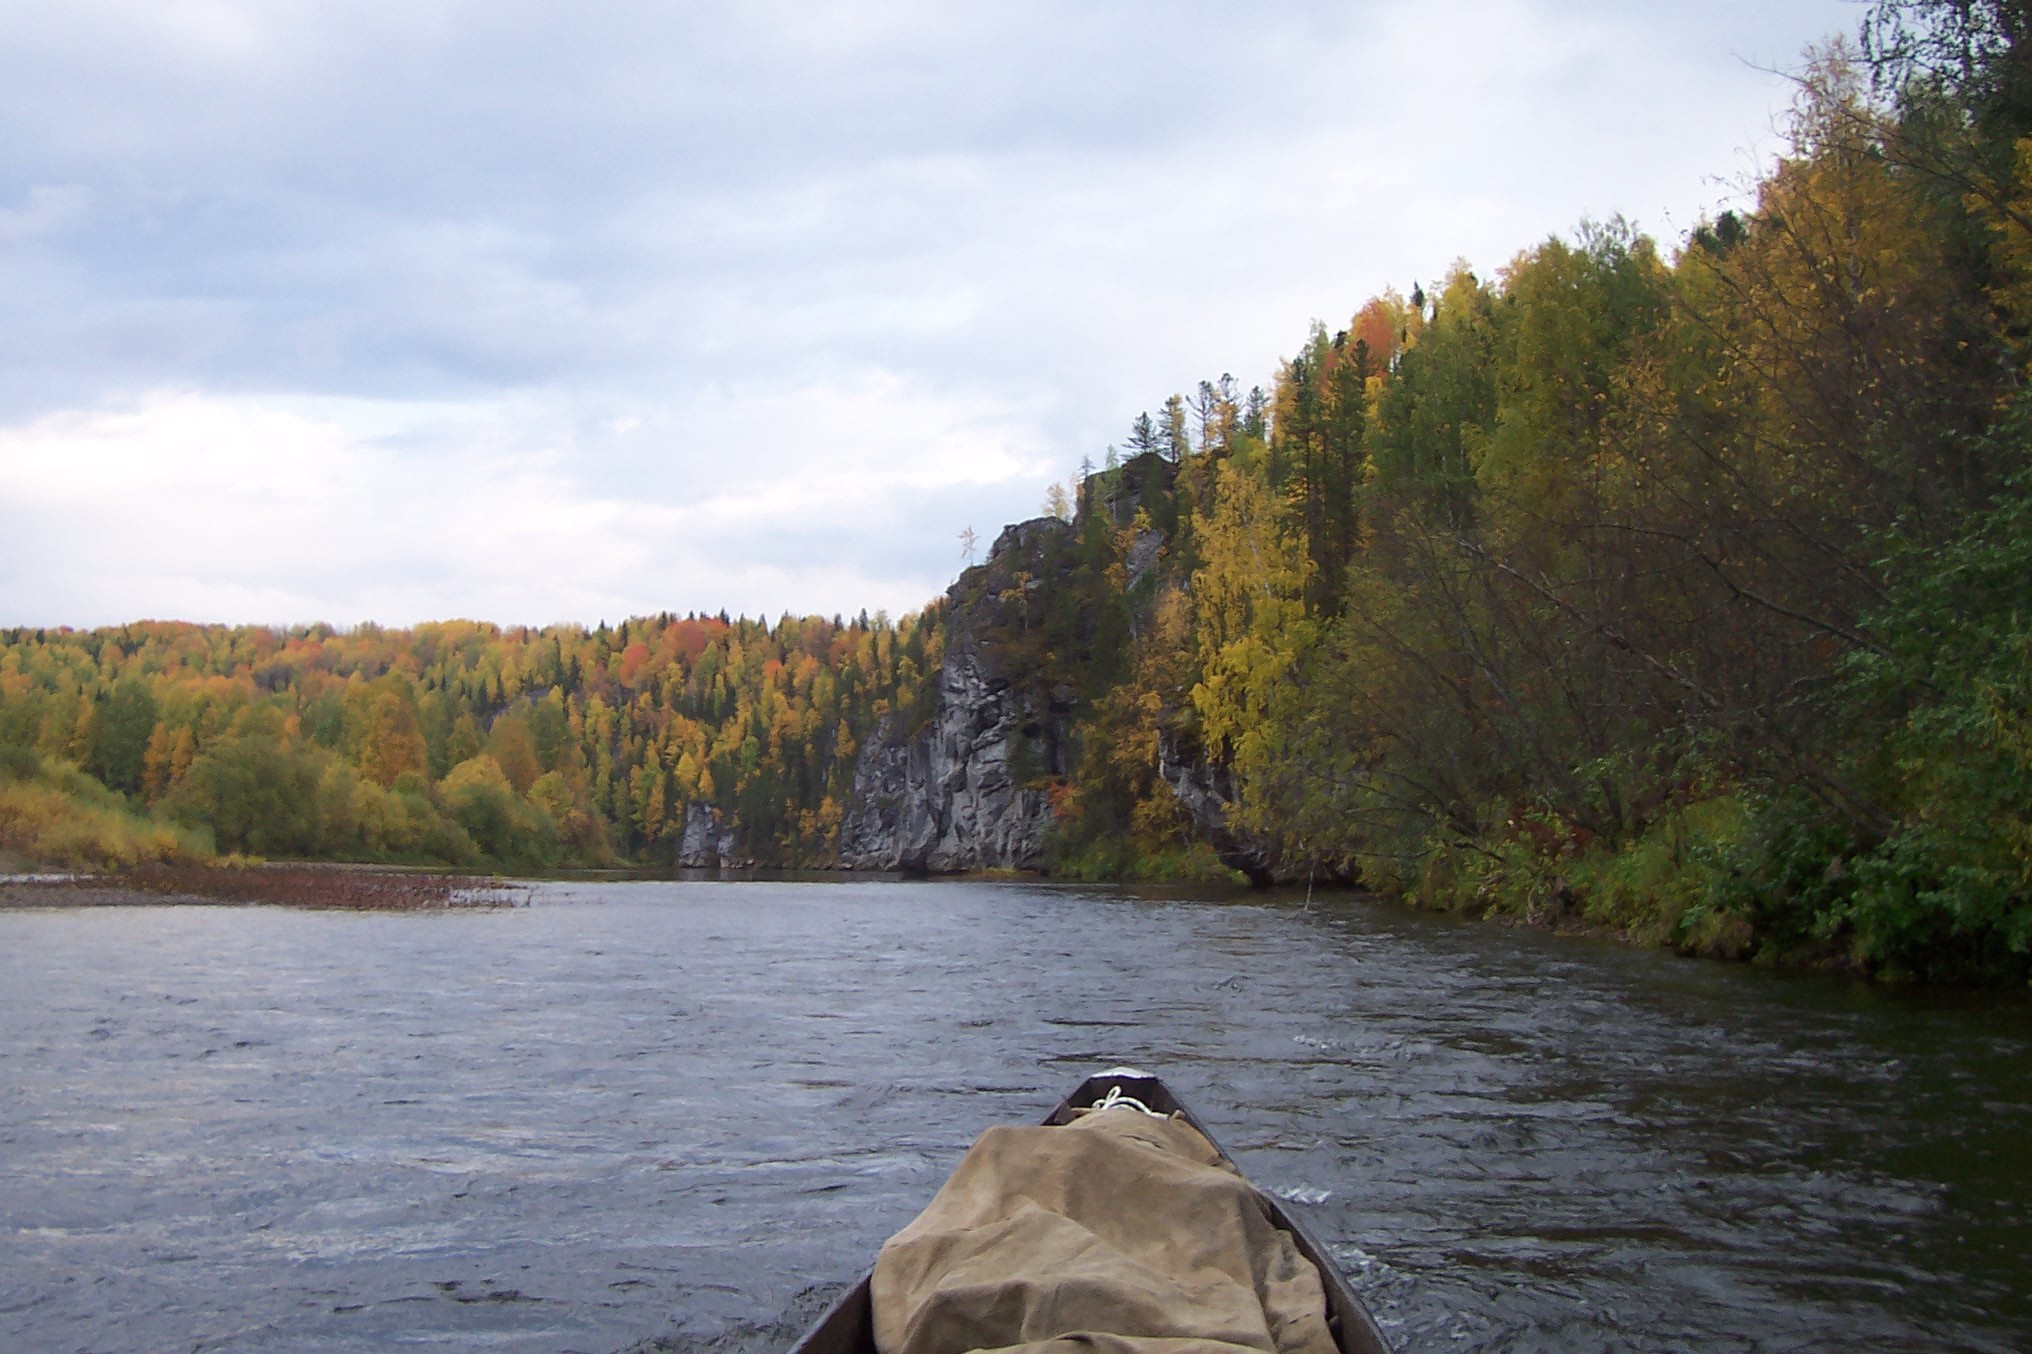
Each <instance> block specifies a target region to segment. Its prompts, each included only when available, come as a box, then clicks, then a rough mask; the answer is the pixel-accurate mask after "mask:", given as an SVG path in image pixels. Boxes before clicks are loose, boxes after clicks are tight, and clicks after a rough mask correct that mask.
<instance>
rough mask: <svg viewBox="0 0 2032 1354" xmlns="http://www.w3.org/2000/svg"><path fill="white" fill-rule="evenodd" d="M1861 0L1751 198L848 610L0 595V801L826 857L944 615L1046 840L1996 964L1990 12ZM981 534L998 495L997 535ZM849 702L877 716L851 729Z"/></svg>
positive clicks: (1479, 313) (1476, 287)
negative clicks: (979, 676) (227, 618)
mask: <svg viewBox="0 0 2032 1354" xmlns="http://www.w3.org/2000/svg"><path fill="white" fill-rule="evenodd" d="M2028 10H2032V7H2028V6H2026V5H2024V4H2022V3H2019V2H2018V0H2010V2H2008V3H2007V2H2006V0H1952V2H1950V0H1886V2H1884V3H1880V4H1878V5H1876V6H1875V7H1874V9H1873V10H1872V11H1871V12H1870V15H1869V18H1868V20H1867V22H1866V24H1865V26H1864V30H1863V35H1862V42H1861V44H1860V46H1851V45H1837V46H1834V47H1832V48H1829V49H1827V50H1825V51H1823V52H1821V53H1820V54H1819V55H1818V57H1817V58H1816V59H1815V60H1814V61H1813V63H1812V65H1811V66H1810V67H1809V69H1808V70H1807V71H1806V73H1805V74H1804V76H1803V77H1802V78H1801V81H1800V87H1799V97H1798V102H1797V107H1796V110H1795V116H1794V120H1793V125H1792V145H1791V149H1790V152H1789V153H1788V154H1787V155H1786V156H1785V157H1784V158H1783V159H1782V160H1781V161H1780V162H1779V163H1778V164H1777V166H1776V167H1775V169H1773V170H1772V172H1771V173H1770V174H1769V175H1768V176H1767V177H1766V178H1765V179H1764V180H1763V181H1762V182H1761V183H1760V184H1758V185H1756V191H1755V203H1754V206H1752V207H1750V208H1747V209H1745V210H1742V211H1738V212H1731V213H1725V214H1722V215H1721V216H1719V217H1717V218H1716V219H1715V220H1713V221H1711V222H1708V223H1705V224H1703V225H1702V226H1700V227H1699V228H1698V229H1696V230H1695V231H1693V232H1692V233H1691V234H1690V235H1689V236H1688V237H1687V238H1686V239H1685V240H1684V241H1681V242H1679V243H1677V244H1676V245H1674V246H1673V247H1671V248H1666V247H1661V245H1660V244H1659V243H1657V242H1656V241H1654V240H1652V239H1650V238H1647V237H1645V236H1643V235H1641V234H1639V233H1637V232H1636V231H1634V230H1633V229H1631V228H1629V227H1628V226H1626V225H1624V224H1622V223H1620V222H1610V223H1608V224H1604V225H1591V226H1586V227H1583V228H1582V229H1581V230H1580V231H1579V232H1577V234H1576V235H1575V236H1574V237H1573V238H1571V239H1550V240H1547V241H1545V242H1544V243H1542V244H1540V245H1539V246H1537V247H1536V248H1533V249H1530V250H1527V251H1526V252H1524V253H1523V254H1520V255H1519V256H1518V257H1517V258H1515V259H1513V260H1512V261H1511V262H1510V263H1509V264H1508V265H1507V266H1505V267H1504V268H1502V269H1500V270H1498V271H1497V272H1496V273H1495V274H1494V275H1492V276H1482V275H1478V274H1477V273H1475V272H1474V271H1472V270H1470V268H1469V267H1468V266H1466V265H1465V264H1462V265H1457V266H1455V267H1454V268H1453V269H1452V271H1451V272H1450V273H1449V274H1448V275H1447V276H1446V277H1444V278H1443V279H1441V280H1440V281H1439V282H1438V283H1437V284H1436V285H1435V286H1434V287H1433V288H1432V289H1431V290H1430V291H1429V292H1428V291H1427V290H1425V289H1424V288H1422V287H1413V288H1412V290H1411V291H1410V293H1409V294H1408V295H1400V294H1398V293H1395V292H1390V293H1386V294H1384V295H1383V296H1380V297H1378V298H1375V299H1373V300H1371V301H1369V302H1368V303H1367V304H1365V305H1363V306H1362V307H1360V308H1359V309H1358V310H1357V311H1356V313H1355V314H1354V315H1353V316H1352V317H1351V318H1350V319H1349V321H1348V322H1347V323H1346V325H1345V326H1337V327H1333V328H1328V327H1317V328H1315V330H1314V332H1313V333H1311V334H1310V335H1309V336H1308V338H1307V339H1306V341H1305V343H1304V344H1303V345H1302V347H1301V348H1300V349H1299V351H1298V353H1297V355H1296V356H1295V357H1293V358H1291V359H1290V360H1289V361H1288V362H1287V363H1286V364H1285V365H1284V366H1283V368H1282V370H1281V371H1280V372H1279V374H1278V376H1277V379H1276V380H1275V382H1274V383H1273V386H1272V388H1271V389H1269V390H1267V391H1249V392H1243V391H1241V390H1240V389H1239V388H1238V387H1237V386H1236V385H1235V384H1234V382H1233V381H1232V380H1230V379H1228V378H1222V379H1221V380H1218V381H1209V382H1203V383H1201V384H1200V385H1199V386H1198V388H1197V389H1196V390H1194V391H1193V392H1191V393H1190V394H1187V395H1181V396H1175V397H1173V398H1172V399H1170V400H1168V401H1166V402H1165V404H1164V405H1163V406H1162V407H1161V408H1160V409H1159V410H1158V411H1157V413H1156V414H1154V415H1145V416H1143V417H1140V418H1138V419H1137V420H1136V421H1135V424H1134V426H1133V427H1132V430H1131V432H1130V435H1129V438H1128V444H1127V446H1126V447H1125V449H1124V450H1125V451H1126V453H1127V454H1126V456H1122V455H1120V454H1118V453H1116V452H1114V451H1112V450H1111V451H1110V453H1109V456H1108V459H1107V461H1106V463H1104V465H1103V466H1102V467H1100V468H1098V469H1093V468H1091V467H1089V473H1086V474H1083V475H1082V477H1081V478H1080V479H1079V480H1078V481H1077V482H1076V483H1075V485H1074V489H1073V491H1072V492H1070V493H1068V492H1066V491H1064V490H1061V491H1059V493H1058V494H1057V495H1056V502H1055V503H1054V505H1053V509H1054V512H1055V513H1056V514H1058V515H1062V516H1065V517H1069V518H1071V519H1073V520H1072V528H1071V530H1069V531H1067V530H1064V529H1062V528H1057V527H1053V528H1052V529H1051V530H1050V531H1044V532H1035V533H1031V534H1032V535H1033V536H1034V537H1035V539H1034V541H1032V544H1031V545H1030V546H1028V547H1025V548H1023V549H1021V550H1018V551H1016V552H1015V553H1010V554H1005V555H1004V556H1003V557H1002V558H1000V559H999V560H998V561H996V562H995V563H994V564H993V565H991V566H989V567H984V568H981V569H976V570H969V571H968V572H967V573H966V574H965V575H963V576H962V578H961V580H960V582H959V584H958V585H956V587H955V589H954V591H953V593H952V598H953V599H954V600H953V601H951V602H950V603H946V602H941V603H938V604H934V605H933V606H931V607H929V608H927V609H926V611H925V612H924V613H923V614H922V615H921V616H917V617H909V618H905V620H904V621H902V622H901V623H899V624H897V625H893V626H892V625H890V624H888V623H886V622H885V621H883V620H881V619H880V618H878V619H876V620H874V621H868V620H866V619H865V618H863V619H860V620H856V621H854V622H852V623H846V622H842V621H839V620H834V621H830V622H828V621H825V620H821V619H816V618H811V619H806V620H802V621H793V620H789V619H786V620H784V621H782V622H780V623H779V624H777V625H775V626H773V627H772V626H767V625H764V624H762V623H759V622H750V621H729V620H727V619H726V618H724V617H721V618H717V619H715V618H700V617H696V616H693V617H685V618H682V619H679V618H674V617H670V616H661V617H655V618H650V619H645V620H636V621H630V622H628V623H626V624H624V625H621V626H619V627H616V628H614V629H611V630H610V629H608V628H607V627H605V626H601V627H600V628H598V629H595V630H590V631H589V630H585V629H581V628H574V627H563V628H551V629H544V630H525V629H517V630H499V629H495V628H493V627H487V626H478V625H469V624H449V625H437V626H426V627H420V628H418V629H416V630H413V631H381V630H376V629H373V628H371V627H368V628H363V629H361V630H357V631H353V632H349V633H345V634H339V633H334V632H333V631H331V630H329V629H328V628H323V627H313V628H310V629H304V630H295V631H289V632H277V631H270V630H265V629H246V628H243V629H224V628H217V627H193V626H173V625H137V626H129V627H122V628H119V629H113V630H101V631H94V632H92V633H90V634H72V633H68V632H58V633H43V632H33V633H30V632H20V631H16V632H11V633H0V641H4V644H0V849H11V850H14V851H16V852H18V853H21V854H24V855H27V856H30V857H32V858H36V859H78V860H87V859H104V860H129V859H156V858H164V857H174V856H177V855H180V854H190V853H203V852H208V851H225V852H233V851H238V852H245V853H255V854H262V855H284V856H289V855H302V856H326V857H334V858H342V859H361V860H414V861H435V862H442V863H447V864H458V865H478V864H488V863H493V864H499V865H506V866H513V867H518V868H532V867H539V866H544V865H548V864H554V863H564V862H578V863H588V864H590V863H599V862H603V861H607V860H610V859H616V858H623V857H625V858H630V859H637V860H668V859H670V858H672V857H673V856H674V855H675V853H676V849H677V842H678V840H681V839H682V837H683V835H684V833H685V831H686V828H687V825H690V826H692V827H693V828H695V829H708V830H710V831H711V832H727V831H731V832H732V833H733V834H734V840H735V852H734V853H735V854H736V855H738V856H744V857H748V858H752V859H754V860H757V861H760V862H765V863H772V864H791V863H824V862H827V861H829V860H832V859H833V858H834V857H835V855H836V852H837V849H838V839H839V833H838V827H839V824H840V821H841V818H842V813H843V810H844V808H845V806H846V803H847V799H848V795H849V792H850V789H851V785H852V776H853V767H854V759H855V755H856V752H857V750H858V747H859V745H860V743H861V742H862V741H864V740H865V739H866V738H867V737H868V736H869V734H870V733H871V732H872V731H873V730H875V729H876V728H877V726H878V725H879V724H880V722H881V721H882V720H883V718H884V716H885V715H888V714H890V713H891V712H895V713H896V715H897V716H898V717H899V718H901V719H903V720H904V721H906V727H911V726H915V725H918V724H921V723H922V722H923V721H924V720H925V719H926V718H927V717H928V716H929V714H930V713H931V708H932V703H933V701H934V699H935V692H934V689H933V688H934V683H933V682H932V681H931V676H932V675H933V674H935V673H936V671H937V670H938V667H939V664H940V662H941V659H942V657H943V654H944V651H945V648H946V646H947V644H948V643H949V642H953V643H958V642H962V640H963V641H964V642H966V643H980V644H984V645H987V646H989V647H991V648H993V649H994V650H995V651H996V653H997V655H998V659H997V665H998V667H999V668H1000V669H1002V670H1005V671H1006V672H1007V674H1008V680H1010V681H1011V682H1012V683H1013V684H1016V685H1017V686H1018V687H1019V689H1021V690H1022V691H1023V692H1024V693H1025V701H1026V704H1025V708H1026V709H1027V710H1030V711H1032V712H1034V714H1035V716H1036V717H1035V719H1034V721H1032V723H1034V725H1035V734H1034V736H1033V735H1032V733H1031V732H1030V731H1029V730H1028V729H1026V732H1025V736H1024V741H1023V742H1022V743H1021V744H1020V745H1019V746H1018V747H1016V749H1015V753H1014V757H1015V760H1013V761H1012V763H1011V765H1010V771H1011V773H1012V774H1014V775H1016V776H1017V777H1018V778H1019V779H1022V780H1025V781H1028V782H1029V783H1031V784H1033V785H1037V786H1041V787H1044V788H1047V789H1049V790H1050V792H1051V794H1052V796H1053V803H1054V805H1055V807H1056V810H1057V822H1058V828H1057V834H1056V842H1055V848H1056V852H1057V860H1058V863H1059V868H1061V869H1063V870H1065V871H1067V872H1070V873H1078V874H1086V875H1102V876H1135V875H1145V876H1147V875H1151V874H1191V873H1196V872H1205V871H1208V870H1213V869H1218V868H1220V866H1219V865H1218V863H1217V861H1216V858H1215V857H1216V852H1217V851H1218V852H1219V854H1220V855H1221V857H1222V858H1223V859H1226V860H1228V861H1230V862H1233V861H1236V860H1238V859H1243V858H1244V857H1246V858H1247V863H1248V864H1249V867H1250V868H1251V869H1252V870H1255V871H1257V872H1258V873H1265V872H1267V873H1274V874H1277V875H1280V876H1282V877H1285V878H1300V879H1302V878H1305V877H1308V876H1310V877H1313V878H1342V879H1348V880H1356V881H1360V882H1362V883H1364V884H1367V885H1369V886H1371V887H1378V888H1384V889H1389V890H1393V891H1396V892H1400V893H1402V894H1405V895H1408V896H1413V897H1417V898H1420V899H1422V900H1425V901H1427V902H1430V903H1433V904H1435V905H1439V906H1447V907H1454V908H1462V909H1469V910H1474V911H1479V912H1486V913H1499V914H1507V915H1511V916H1516V917H1529V918H1536V919H1541V920H1542V919H1556V918H1562V917H1568V918H1574V919H1580V920H1586V921H1588V922H1591V923H1593V924H1597V925H1602V926H1608V927H1613V928H1617V929H1620V930H1623V931H1625V932H1627V933H1629V934H1632V935H1635V936H1639V937H1643V938H1648V939H1653V940H1660V941H1667V942H1671V943H1676V944H1680V945H1683V946H1686V947H1688V948H1692V949H1701V950H1708V951H1719V952H1730V953H1741V954H1750V953H1759V954H1769V955H1774V956H1786V955H1799V954H1803V953H1804V954H1820V955H1829V954H1834V955H1845V956H1847V957H1849V958H1850V959H1851V960H1853V961H1854V962H1856V963H1858V964H1860V965H1862V966H1864V967H1867V968H1869V969H1871V970H1873V971H1876V972H1880V973H1898V972H1910V973H1921V974H1925V975H1929V976H1934V977H1940V978H1974V979H1982V980H2012V981H2023V980H2024V979H2025V978H2026V977H2027V976H2028V975H2032V958H2028V955H2032V405H2028V396H2027V392H2026V388H2025V385H2026V383H2025V379H2024V378H2025V373H2026V371H2027V364H2028V361H2032V16H2028ZM1018 535H1019V537H1020V536H1021V535H1022V533H1020V532H1019V533H1018ZM892 727H893V725H892Z"/></svg>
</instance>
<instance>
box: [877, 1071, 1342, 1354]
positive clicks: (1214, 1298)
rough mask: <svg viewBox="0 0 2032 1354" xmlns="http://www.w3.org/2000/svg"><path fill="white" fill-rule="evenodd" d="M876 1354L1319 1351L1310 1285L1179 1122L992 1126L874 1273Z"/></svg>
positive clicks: (1318, 1299)
mask: <svg viewBox="0 0 2032 1354" xmlns="http://www.w3.org/2000/svg"><path fill="white" fill-rule="evenodd" d="M873 1300H874V1318H875V1345H876V1348H877V1349H878V1350H879V1351H880V1354H967V1352H968V1351H970V1350H1020V1351H1023V1352H1024V1354H1044V1351H1050V1354H1073V1351H1075V1350H1077V1351H1080V1352H1081V1354H1238V1351H1241V1350H1261V1351H1266V1352H1274V1354H1334V1350H1335V1346H1334V1342H1333V1336H1332V1335H1331V1334H1330V1333H1329V1332H1328V1330H1327V1324H1326V1292H1325V1290H1324V1289H1323V1288H1322V1287H1321V1285H1320V1278H1319V1272H1318V1271H1317V1270H1315V1269H1314V1268H1313V1267H1312V1264H1311V1263H1310V1262H1309V1261H1307V1260H1306V1259H1305V1258H1304V1257H1303V1256H1301V1255H1300V1254H1299V1253H1298V1251H1297V1250H1296V1248H1294V1246H1293V1245H1292V1242H1291V1237H1290V1236H1289V1235H1288V1234H1287V1233H1285V1232H1282V1231H1280V1230H1278V1229H1277V1228H1276V1227H1275V1226H1273V1225H1272V1223H1271V1221H1270V1217H1269V1214H1268V1213H1267V1212H1266V1211H1265V1210H1264V1206H1263V1202H1262V1200H1261V1199H1260V1198H1259V1197H1258V1196H1257V1194H1256V1191H1255V1189H1254V1188H1253V1187H1252V1186H1251V1185H1250V1184H1249V1182H1248V1181H1246V1180H1244V1179H1242V1177H1241V1176H1239V1175H1238V1174H1236V1173H1235V1172H1234V1170H1233V1169H1232V1168H1230V1167H1228V1166H1227V1165H1226V1164H1225V1163H1224V1162H1222V1160H1221V1157H1220V1153H1219V1152H1217V1151H1215V1150H1214V1147H1213V1145H1212V1144H1211V1143H1209V1142H1208V1141H1207V1140H1206V1139H1205V1138H1204V1137H1203V1136H1201V1135H1200V1134H1199V1133H1197V1132H1195V1131H1194V1130H1193V1129H1192V1127H1191V1126H1190V1125H1188V1124H1186V1123H1184V1122H1183V1121H1182V1120H1178V1119H1159V1118H1155V1117H1153V1116H1151V1115H1147V1114H1143V1113H1140V1112H1138V1111H1136V1110H1132V1109H1110V1110H1104V1111H1101V1112H1099V1113H1095V1114H1089V1115H1087V1116H1086V1117H1084V1118H1082V1119H1079V1120H1076V1121H1075V1122H1073V1123H1072V1124H1069V1125H1067V1126H1065V1127H1063V1128H1014V1127H1004V1128H991V1129H989V1130H988V1131H987V1132H986V1133H983V1134H982V1135H981V1137H980V1140H979V1141H978V1142H976V1143H975V1144H974V1145H973V1147H972V1148H971V1149H969V1150H968V1152H967V1155H966V1157H965V1158H964V1159H963V1160H962V1161H961V1162H960V1165H959V1169H958V1170H956V1171H954V1172H953V1176H952V1179H950V1180H948V1181H947V1182H946V1184H945V1188H943V1189H941V1190H940V1191H939V1192H938V1196H937V1197H936V1198H934V1199H933V1200H932V1201H931V1204H930V1206H929V1207H927V1208H926V1209H925V1210H924V1212H923V1213H921V1214H919V1215H918V1218H917V1220H916V1221H915V1222H913V1223H911V1224H910V1225H909V1226H908V1227H906V1228H904V1229H903V1230H902V1231H900V1232H898V1233H897V1234H896V1235H895V1236H894V1237H892V1238H890V1240H889V1243H888V1244H887V1245H886V1246H884V1247H883V1248H882V1255H881V1258H880V1259H878V1260H877V1261H876V1262H875V1278H874V1288H873Z"/></svg>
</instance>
